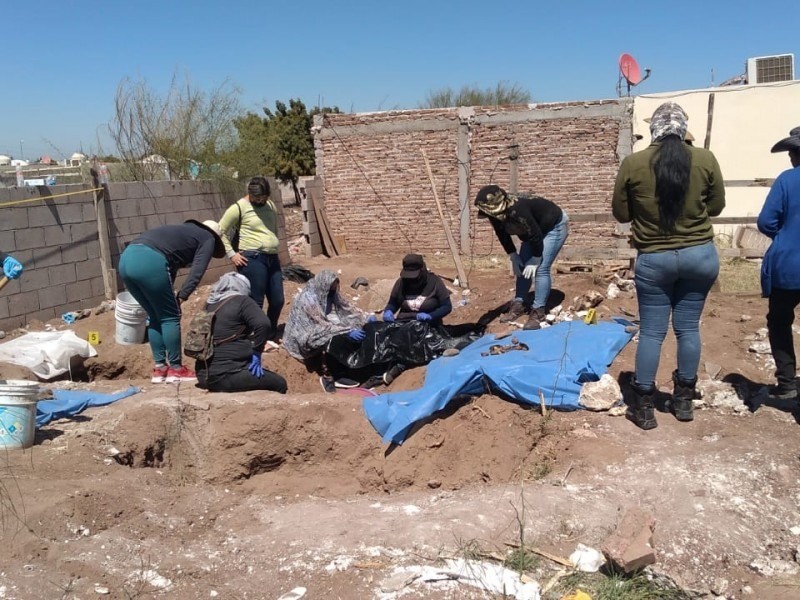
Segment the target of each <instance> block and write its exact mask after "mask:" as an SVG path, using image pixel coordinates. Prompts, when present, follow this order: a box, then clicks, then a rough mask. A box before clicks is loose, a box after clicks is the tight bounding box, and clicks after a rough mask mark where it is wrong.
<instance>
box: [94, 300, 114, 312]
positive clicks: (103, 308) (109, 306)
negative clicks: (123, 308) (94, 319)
mask: <svg viewBox="0 0 800 600" xmlns="http://www.w3.org/2000/svg"><path fill="white" fill-rule="evenodd" d="M116 305H117V303H116V302H115V301H114V300H104V301H103V302H101V303H100V305H99V306H97V307H96V308H95V309H94V311H93V312H94V314H96V315H102V314H103V313H104V312H109V311H112V310H114V308H115V307H116Z"/></svg>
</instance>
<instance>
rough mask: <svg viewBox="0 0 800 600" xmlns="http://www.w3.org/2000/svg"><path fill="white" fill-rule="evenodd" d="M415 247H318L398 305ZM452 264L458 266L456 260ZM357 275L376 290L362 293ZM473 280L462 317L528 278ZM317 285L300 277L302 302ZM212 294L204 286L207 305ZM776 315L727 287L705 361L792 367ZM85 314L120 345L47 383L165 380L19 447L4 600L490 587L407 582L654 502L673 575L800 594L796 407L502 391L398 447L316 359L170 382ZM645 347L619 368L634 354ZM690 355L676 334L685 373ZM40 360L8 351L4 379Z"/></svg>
mask: <svg viewBox="0 0 800 600" xmlns="http://www.w3.org/2000/svg"><path fill="white" fill-rule="evenodd" d="M400 258H401V256H400V255H398V256H396V257H391V259H389V260H387V259H386V258H385V257H383V258H370V257H357V258H354V257H342V258H338V259H323V258H320V259H313V260H310V259H299V260H298V262H299V263H300V264H303V265H305V266H307V267H308V268H310V269H312V270H313V271H318V270H320V269H321V268H332V269H334V270H339V269H341V271H342V273H341V278H342V283H343V289H344V290H346V291H347V293H349V294H350V295H351V296H352V297H354V301H356V302H358V303H359V304H360V305H361V306H363V307H365V308H371V309H374V310H379V309H380V308H382V304H381V301H382V296H381V294H385V293H387V292H388V287H389V286H390V284H391V282H392V281H393V278H394V277H395V276H396V275H397V272H398V270H399V264H400ZM431 262H432V263H434V264H436V265H440V266H439V267H438V270H439V271H440V272H441V273H442V274H443V275H445V276H448V277H452V276H453V274H454V273H453V269H452V267H449V266H447V265H446V262H444V259H443V258H440V257H436V258H433V257H432V259H431ZM487 264H488V265H490V264H491V263H490V262H488V261H487ZM357 276H364V277H366V278H367V279H369V280H370V282H371V291H369V292H365V291H364V290H363V289H362V290H359V291H358V292H356V291H355V290H352V289H351V288H349V283H351V282H352V281H353V280H354V279H355V278H356V277H357ZM470 284H471V293H470V295H469V296H468V297H467V299H468V303H467V304H465V305H462V304H461V303H460V302H459V300H460V297H459V296H458V295H456V296H454V300H455V301H454V304H455V305H456V309H455V310H454V312H453V314H452V315H451V317H450V319H449V322H452V323H456V322H472V321H476V320H477V319H479V318H480V317H481V316H483V315H485V314H487V313H489V314H494V313H496V312H497V311H498V310H499V308H500V307H502V305H503V304H504V303H505V302H506V301H507V300H508V298H509V295H510V293H511V288H512V286H513V282H512V280H511V278H510V277H509V275H508V273H507V272H506V270H505V265H498V266H496V267H494V268H484V269H477V268H476V269H473V270H472V272H471V274H470ZM606 286H607V283H606V282H605V281H604V280H603V278H602V277H600V275H599V274H598V273H597V272H596V273H594V274H592V273H572V274H558V275H556V277H555V288H556V290H555V291H554V300H555V301H559V298H563V299H564V304H565V305H566V304H569V303H570V302H571V300H572V298H574V297H575V296H577V295H579V294H581V293H584V292H586V291H589V290H596V291H600V292H604V291H605V289H606ZM297 288H298V285H297V284H293V283H287V291H286V292H287V293H286V296H287V300H289V301H291V299H292V298H293V297H294V293H295V292H296V290H297ZM207 294H208V288H204V289H201V290H200V291H199V292H198V294H196V295H195V296H193V297H192V298H191V299H190V300H189V302H188V303H187V306H186V316H185V317H184V318H185V319H188V318H189V317H188V314H190V313H191V311H193V310H196V309H197V307H199V306H200V305H201V303H202V302H203V300H204V298H205V296H206V295H207ZM288 308H289V307H288V306H287V308H286V310H285V312H284V316H285V315H286V314H288ZM598 310H599V314H600V315H601V317H607V316H610V315H612V314H621V313H622V314H624V313H625V312H628V313H631V314H635V311H636V300H635V298H634V297H633V295H632V294H630V293H623V294H622V295H620V296H619V297H618V298H616V299H614V300H606V301H604V302H603V303H602V304H601V305H600V307H599V309H598ZM765 310H766V304H765V302H764V301H763V300H762V299H760V298H759V297H758V296H756V295H728V294H723V293H721V292H718V291H717V292H714V293H712V295H711V297H710V298H709V303H708V308H707V310H706V313H705V316H704V319H703V324H702V326H703V344H704V359H705V360H706V361H708V362H711V363H716V364H717V365H719V366H721V367H722V371H721V372H720V374H719V375H717V378H718V379H723V380H728V381H733V382H735V383H737V384H739V390H740V391H742V392H743V393H742V395H746V394H745V393H744V391H745V390H749V391H750V392H753V391H755V390H757V389H758V387H759V385H760V384H766V383H769V382H771V377H772V374H771V368H770V365H769V362H768V360H765V358H764V356H763V355H757V354H754V353H752V352H749V351H748V347H749V346H750V344H751V343H752V341H751V339H750V338H751V337H752V336H755V335H756V334H757V331H758V330H759V329H760V328H762V327H763V326H764V314H765ZM748 317H749V318H748ZM42 326H43V325H42ZM51 326H55V327H56V328H58V327H62V326H63V324H58V323H55V322H54V323H52V324H51ZM73 328H74V330H75V331H76V332H77V334H78V335H81V336H84V335H86V333H87V332H88V331H99V332H100V335H101V344H100V345H99V346H98V347H97V350H98V353H99V355H98V357H96V358H94V359H89V360H87V361H86V363H85V370H84V371H83V372H80V371H79V370H76V371H75V372H73V377H74V378H78V379H83V380H84V381H82V382H80V381H79V382H75V383H73V382H69V381H59V382H55V383H50V384H48V385H50V386H62V387H77V388H81V389H94V390H100V391H115V390H118V389H122V388H124V387H127V385H129V384H130V383H134V384H136V385H138V386H140V387H141V388H142V392H141V393H139V394H137V395H135V396H132V397H130V398H127V399H125V400H122V401H120V402H118V403H116V404H113V405H110V406H107V407H104V408H98V409H89V410H87V411H85V412H84V413H83V414H82V415H80V416H79V417H77V418H74V419H72V420H61V421H56V422H54V423H51V424H50V425H48V426H45V427H43V428H42V429H41V430H39V431H38V433H37V438H36V444H35V445H34V447H33V448H31V449H30V450H27V451H24V452H23V451H6V452H4V453H2V455H0V456H2V465H3V467H2V487H0V516H2V535H3V541H4V543H3V545H2V548H0V565H2V567H0V598H26V599H27V598H90V597H103V596H106V597H109V598H143V597H150V596H152V595H163V596H165V597H169V598H178V599H184V598H186V599H190V598H192V599H193V598H206V597H219V598H267V599H277V598H279V597H280V596H281V595H282V594H284V593H286V592H288V591H289V590H291V589H292V588H295V587H297V586H303V587H305V588H307V590H308V592H307V594H306V596H305V597H306V598H381V599H384V600H388V599H390V598H400V597H402V598H489V597H494V596H492V595H491V594H488V593H484V592H482V591H480V590H477V589H475V588H471V587H467V586H465V585H464V584H463V583H462V584H459V583H458V582H453V581H451V582H445V583H439V584H425V583H421V582H420V581H419V580H417V581H415V582H413V583H410V584H408V585H402V583H403V582H404V581H405V580H406V579H408V573H409V572H410V570H412V569H413V568H415V567H418V566H423V565H434V564H437V563H436V561H437V559H439V558H442V557H448V556H458V555H459V554H463V553H464V550H465V548H475V547H480V548H481V549H482V550H484V551H486V552H491V551H495V552H501V553H504V552H506V550H507V548H508V547H507V546H506V543H511V542H515V541H518V540H519V535H520V534H519V522H520V520H521V521H523V522H524V530H525V539H526V541H527V543H529V544H532V545H534V546H537V547H539V548H542V549H545V550H547V551H549V552H552V553H553V554H556V555H559V556H568V555H569V554H570V553H571V552H572V551H573V550H574V548H575V545H576V544H577V543H579V542H580V543H584V544H586V545H589V546H592V547H595V548H599V546H600V544H601V543H602V541H603V540H604V539H605V537H606V536H607V535H608V534H609V533H610V532H611V531H613V529H614V527H615V525H616V524H617V523H618V522H619V520H620V518H621V516H622V514H623V513H624V511H625V509H626V508H629V507H632V506H642V507H644V508H646V509H647V510H649V511H651V512H652V513H653V514H654V515H655V518H656V520H657V526H656V536H655V545H656V552H657V557H658V563H657V565H656V567H655V568H656V570H657V571H658V572H660V573H664V574H666V575H668V576H669V577H670V578H672V579H673V580H674V581H676V582H677V583H678V584H680V585H681V586H683V587H684V588H685V589H687V590H694V591H696V592H697V593H707V594H709V597H714V595H711V592H710V590H712V589H713V590H714V591H715V593H716V595H717V596H722V597H725V598H768V599H769V598H798V597H800V587H799V586H800V579H798V576H797V572H798V569H799V568H800V566H799V565H798V564H797V563H796V562H795V556H796V552H797V551H798V546H800V514H798V510H797V506H798V502H800V488H798V485H797V480H798V475H800V463H799V462H798V456H800V437H799V436H797V435H796V433H797V431H798V429H797V427H798V425H797V423H796V421H795V418H794V417H793V416H792V415H791V413H790V412H789V407H781V406H777V407H774V406H763V405H762V406H760V407H759V408H758V409H757V410H754V411H751V410H748V409H747V408H746V407H745V406H744V404H741V405H739V406H736V405H731V404H728V405H725V406H719V407H717V408H707V409H705V410H700V411H698V413H697V417H696V420H695V421H694V422H692V423H688V424H682V423H678V422H677V421H675V420H674V419H673V418H672V416H671V415H669V414H666V413H664V414H659V427H658V428H657V429H655V430H653V431H650V432H643V431H641V430H639V429H637V428H636V427H634V426H633V425H632V424H631V423H629V422H628V421H627V420H625V419H624V418H621V417H612V416H609V415H608V414H605V413H590V412H588V411H578V412H573V413H550V414H549V416H547V417H544V416H542V414H541V413H540V412H538V411H537V410H533V409H531V408H526V407H521V406H518V405H516V404H513V403H509V402H505V401H503V400H501V399H499V398H496V397H493V396H488V395H487V396H481V397H479V398H476V399H474V400H471V401H467V402H460V403H458V404H457V405H454V406H451V407H449V408H448V409H447V410H446V411H444V412H443V413H442V414H439V415H436V416H435V417H434V418H432V419H431V420H430V421H429V422H428V423H426V424H425V425H424V426H422V427H420V428H419V429H418V430H417V431H416V433H415V434H414V435H412V436H411V437H410V438H409V439H408V440H407V442H406V443H405V444H404V445H402V446H400V447H395V448H387V447H386V446H384V445H382V444H381V442H380V439H379V437H378V435H377V434H376V433H375V432H374V430H372V428H371V426H370V425H369V423H368V422H367V420H366V419H365V417H364V415H363V411H362V410H361V405H360V399H359V398H358V397H357V396H354V395H350V394H344V393H340V394H335V395H330V394H324V393H322V392H321V390H320V389H319V383H318V379H317V376H316V374H314V373H309V372H308V370H307V369H306V367H304V366H303V365H301V364H300V363H298V362H297V361H295V360H293V359H291V358H290V357H289V356H288V355H287V354H286V353H285V352H284V351H283V350H282V349H279V350H274V351H272V352H270V353H268V354H267V355H266V357H265V362H266V363H267V365H268V366H269V367H270V368H272V369H273V370H275V371H277V372H279V373H281V374H283V375H284V376H285V377H286V378H287V380H288V382H289V388H290V393H289V394H288V395H287V396H285V397H284V396H280V395H277V394H271V393H248V394H241V395H236V396H230V395H215V394H207V393H205V392H203V391H202V390H199V389H197V388H195V387H193V386H191V385H186V384H183V385H180V386H168V385H152V384H150V383H149V381H148V378H149V374H150V369H151V368H152V365H151V362H150V358H149V351H148V348H147V347H146V346H144V345H142V346H119V345H117V344H116V343H115V342H114V339H113V338H114V335H113V332H114V317H113V313H105V314H101V315H98V316H92V317H89V318H87V319H83V320H80V321H78V322H76V323H75V325H74V326H73ZM504 328H505V326H503V325H500V324H499V323H497V322H493V323H492V325H491V326H490V330H492V331H499V330H500V329H504ZM635 348H636V345H635V343H631V344H629V345H628V346H627V347H626V348H625V349H624V351H623V352H622V353H621V354H620V356H619V357H618V359H617V360H616V361H615V362H614V364H612V365H611V366H610V368H609V372H610V373H611V374H612V375H614V376H618V375H619V374H620V373H622V372H624V371H629V370H631V369H632V367H633V357H634V353H635ZM767 356H768V355H767ZM674 361H675V345H674V338H672V336H670V337H669V338H668V341H667V343H666V345H665V349H664V354H663V359H662V363H661V367H660V370H659V383H661V384H663V385H664V386H665V389H669V386H668V383H669V378H670V373H671V371H672V369H673V368H674ZM709 370H711V371H714V370H715V368H714V367H713V366H712V365H709ZM424 372H425V370H424V368H419V369H414V370H410V371H407V372H405V373H403V375H401V376H400V377H399V378H398V379H397V380H396V381H395V382H394V383H393V384H392V386H391V389H412V388H415V387H418V386H419V385H420V383H421V381H422V378H423V377H424ZM24 375H25V373H22V372H21V370H20V368H18V367H13V366H9V365H0V376H3V377H20V376H24ZM705 377H708V375H705ZM380 391H383V390H380ZM556 568H558V565H556V564H555V563H551V562H549V561H547V560H544V559H542V561H541V562H540V564H539V566H538V567H537V568H535V569H533V570H532V572H531V576H532V577H534V578H535V579H537V580H538V581H539V582H540V583H542V584H544V582H545V581H547V580H548V579H549V578H550V577H551V576H552V575H553V574H554V573H555V572H556V571H555V569H556ZM398 581H400V582H401V583H400V584H399V585H398V583H397V582H398ZM106 591H107V592H108V593H107V594H106V593H105V592H106ZM545 597H546V598H560V597H561V594H560V593H559V594H558V595H555V592H551V593H549V595H547V596H545Z"/></svg>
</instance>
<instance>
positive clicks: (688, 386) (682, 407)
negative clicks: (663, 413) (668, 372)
mask: <svg viewBox="0 0 800 600" xmlns="http://www.w3.org/2000/svg"><path fill="white" fill-rule="evenodd" d="M672 383H673V385H674V387H673V391H672V400H670V403H669V411H670V412H671V413H672V414H673V415H675V418H676V419H678V421H692V420H694V402H693V401H694V394H695V388H696V386H697V377H695V378H694V379H693V380H692V381H683V380H681V379H679V378H678V371H673V372H672Z"/></svg>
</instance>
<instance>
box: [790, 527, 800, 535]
mask: <svg viewBox="0 0 800 600" xmlns="http://www.w3.org/2000/svg"><path fill="white" fill-rule="evenodd" d="M789 533H791V534H792V535H800V525H795V526H794V527H790V528H789Z"/></svg>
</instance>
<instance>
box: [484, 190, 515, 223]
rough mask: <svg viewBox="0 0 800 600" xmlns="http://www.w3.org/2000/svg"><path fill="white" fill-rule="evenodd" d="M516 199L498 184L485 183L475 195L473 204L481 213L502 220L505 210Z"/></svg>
mask: <svg viewBox="0 0 800 600" xmlns="http://www.w3.org/2000/svg"><path fill="white" fill-rule="evenodd" d="M516 201H517V197H516V196H514V195H513V194H507V193H506V192H505V190H504V189H503V188H501V187H500V186H497V185H486V186H484V187H482V188H481V189H480V191H479V192H478V195H477V196H476V197H475V206H477V207H478V210H479V211H480V212H482V213H483V214H485V215H487V216H489V217H493V218H495V219H498V220H500V221H503V220H505V218H506V211H507V210H508V209H509V208H510V207H511V206H513V205H514V203H515V202H516Z"/></svg>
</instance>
